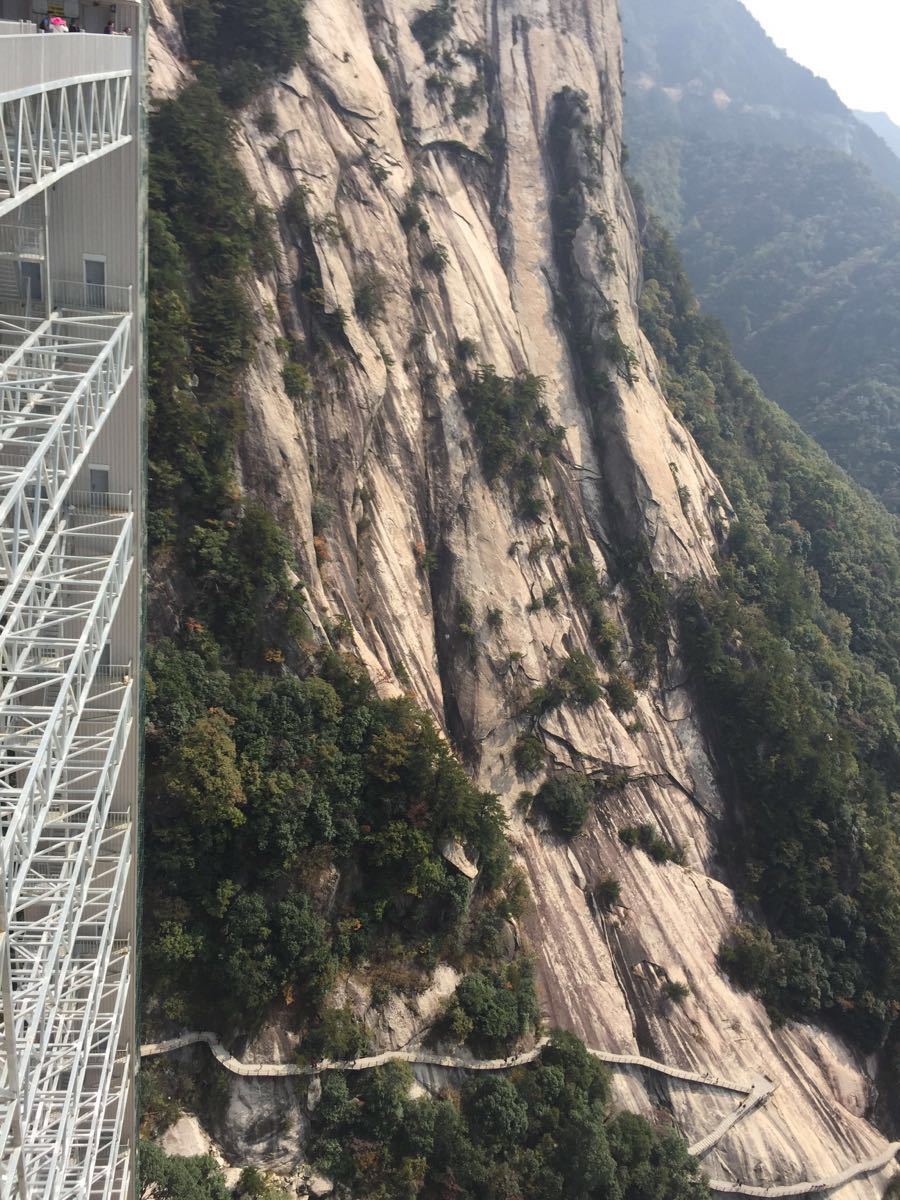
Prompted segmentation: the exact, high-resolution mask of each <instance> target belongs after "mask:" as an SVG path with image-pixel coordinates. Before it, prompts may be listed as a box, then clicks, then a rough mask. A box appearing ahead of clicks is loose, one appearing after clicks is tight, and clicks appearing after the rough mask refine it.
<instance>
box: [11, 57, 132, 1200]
mask: <svg viewBox="0 0 900 1200" xmlns="http://www.w3.org/2000/svg"><path fill="white" fill-rule="evenodd" d="M21 40H23V41H26V42H29V43H30V44H32V43H31V42H30V39H28V38H27V37H26V38H23V39H21ZM34 41H35V42H39V43H42V39H38V38H35V39H34ZM100 41H101V40H100V39H97V42H98V43H100ZM32 45H33V44H32ZM45 45H46V46H51V45H52V46H53V52H54V53H62V50H61V49H60V50H57V48H56V43H55V42H54V43H50V42H49V40H48V42H47V43H43V44H42V45H41V46H39V49H41V50H43V48H44V46H45ZM71 45H72V46H73V47H85V48H86V49H85V53H90V54H94V53H96V55H98V56H102V55H103V54H104V53H107V49H106V46H105V44H100V45H98V46H97V47H96V48H95V49H94V48H92V46H91V44H90V43H89V42H88V41H87V40H84V41H82V39H80V38H79V39H77V40H76V39H71ZM2 48H3V41H2V39H0V50H2ZM131 75H132V73H131V72H130V71H112V72H110V71H107V72H105V73H104V74H102V75H97V74H86V75H83V76H82V77H79V78H73V79H63V80H51V81H50V82H49V83H44V84H41V83H37V84H35V85H34V86H28V87H24V88H21V89H18V90H16V91H12V92H6V93H3V92H2V74H0V216H2V215H3V214H4V213H5V212H9V211H12V209H13V208H15V207H18V206H20V205H22V204H24V203H25V202H26V201H27V200H29V199H31V198H32V197H33V196H35V195H37V194H39V193H40V192H41V191H43V190H44V189H46V188H47V187H49V186H50V185H52V184H55V183H57V182H58V181H59V180H60V179H62V178H63V177H64V176H65V175H66V174H68V173H70V172H72V171H74V170H75V169H76V168H78V167H81V166H83V165H85V164H87V163H89V162H90V161H92V160H93V159H96V158H99V157H101V156H104V155H106V154H108V153H109V152H110V151H112V150H115V149H116V148H117V147H119V146H122V145H124V144H126V143H127V142H129V141H130V140H131V130H130V124H131V122H132V120H133V112H134V109H133V107H132V105H131V104H130V103H129V99H130V96H131V88H132V77H131ZM29 255H34V256H35V257H36V258H38V259H40V260H43V258H44V255H45V231H44V230H43V229H41V228H37V229H35V228H34V227H31V226H26V225H21V224H15V225H10V226H5V227H2V228H0V258H4V257H5V258H8V259H10V260H11V261H13V262H16V263H19V262H22V261H23V260H25V259H27V258H28V256H29ZM45 290H46V296H45V304H44V312H45V313H46V314H47V315H46V316H31V315H29V312H28V308H27V306H26V309H25V312H24V313H23V312H22V311H21V310H20V311H12V309H13V306H12V305H10V308H9V310H7V312H6V313H5V314H4V312H3V310H2V307H0V835H2V848H0V999H2V1008H0V1017H2V1031H0V1200H121V1198H123V1197H126V1196H129V1195H130V1194H131V1189H132V1181H131V1170H132V1159H133V1152H132V1145H131V1143H132V1137H131V1132H132V1126H133V1113H132V1112H131V1109H130V1106H129V1103H128V1097H129V1096H130V1094H131V1093H130V1087H131V1080H132V1077H133V1071H134V1063H133V1048H132V1046H131V1044H130V1030H129V1026H128V1024H127V1022H128V1021H129V1020H132V1021H133V1009H132V1007H131V1006H132V1005H133V985H134V981H133V966H132V963H133V950H134V947H133V945H132V944H131V939H130V938H124V939H123V938H121V937H120V934H119V929H120V925H121V921H120V917H121V914H122V912H123V906H124V905H125V904H126V902H127V895H128V888H129V886H130V881H132V880H133V859H134V855H135V843H134V839H135V824H134V810H135V805H134V796H133V794H131V795H129V794H128V792H127V790H126V791H124V792H123V791H122V789H117V780H118V778H119V774H120V768H121V766H122V763H123V761H124V759H125V756H126V747H127V746H128V744H129V737H130V736H131V734H132V729H133V725H134V718H135V707H136V699H135V684H134V681H133V677H132V676H133V668H132V666H131V664H124V665H119V666H112V665H109V663H108V662H107V661H106V659H107V656H108V647H109V645H110V635H111V630H112V629H113V625H114V622H115V620H116V615H117V612H118V611H119V608H120V604H121V602H122V599H123V596H124V595H125V592H126V589H127V588H128V587H129V580H130V577H131V574H132V571H133V564H134V559H135V553H136V533H135V516H134V505H133V503H132V499H133V498H132V495H131V494H130V493H127V494H113V493H110V492H108V491H107V492H84V491H79V490H77V489H78V487H79V481H80V479H81V478H83V477H84V474H85V471H86V467H87V464H88V462H89V457H90V455H91V452H92V448H93V447H94V446H95V444H96V443H97V441H98V438H99V437H100V435H101V433H102V431H103V429H104V427H105V425H106V423H107V421H108V420H109V418H110V417H111V415H112V413H113V411H114V409H115V406H116V404H117V402H118V401H119V399H120V397H121V396H122V394H123V391H124V390H125V389H126V387H127V386H128V384H129V381H130V380H131V379H132V376H133V372H134V362H135V339H136V334H135V329H134V322H133V316H132V313H133V307H132V300H133V297H132V291H131V288H130V287H119V288H117V287H113V286H107V285H106V284H105V283H103V284H100V285H97V284H88V283H87V282H84V283H70V282H67V281H52V282H51V281H50V280H49V279H48V280H47V284H46V289H45ZM126 927H127V926H126ZM129 1013H132V1015H131V1016H130V1017H129Z"/></svg>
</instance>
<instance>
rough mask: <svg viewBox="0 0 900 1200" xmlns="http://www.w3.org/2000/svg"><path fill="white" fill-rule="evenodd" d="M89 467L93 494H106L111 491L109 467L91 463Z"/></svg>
mask: <svg viewBox="0 0 900 1200" xmlns="http://www.w3.org/2000/svg"><path fill="white" fill-rule="evenodd" d="M88 469H89V471H90V479H91V495H92V496H105V495H106V493H107V492H108V491H109V467H95V466H93V465H91V467H89V468H88Z"/></svg>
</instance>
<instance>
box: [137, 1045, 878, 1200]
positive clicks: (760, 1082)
mask: <svg viewBox="0 0 900 1200" xmlns="http://www.w3.org/2000/svg"><path fill="white" fill-rule="evenodd" d="M547 1041H548V1039H547V1038H543V1039H542V1040H541V1041H540V1042H538V1044H537V1045H536V1046H535V1047H534V1049H533V1050H526V1051H525V1053H524V1054H516V1055H512V1056H511V1057H509V1058H479V1059H470V1058H463V1057H456V1056H454V1055H447V1054H429V1053H428V1052H427V1051H425V1050H386V1051H384V1053H382V1054H370V1055H368V1056H366V1057H364V1058H353V1059H329V1058H323V1059H320V1060H319V1062H317V1063H314V1064H302V1063H245V1062H241V1060H240V1059H239V1058H235V1057H234V1055H233V1054H230V1053H229V1052H228V1051H227V1050H226V1049H225V1047H224V1046H223V1045H222V1043H221V1042H220V1041H219V1039H218V1037H217V1036H216V1034H214V1033H209V1032H195V1033H184V1034H182V1035H181V1037H177V1038H170V1039H169V1040H168V1041H165V1042H150V1043H148V1044H147V1045H144V1046H141V1058H152V1057H154V1056H155V1055H158V1054H171V1053H172V1052H173V1051H175V1050H183V1049H184V1048H185V1047H186V1046H196V1045H199V1044H201V1043H203V1044H205V1045H207V1046H209V1048H210V1050H211V1051H212V1053H213V1054H214V1056H215V1057H216V1059H217V1060H218V1061H219V1062H220V1063H221V1064H222V1066H223V1067H224V1068H225V1070H226V1071H231V1072H232V1074H234V1075H243V1076H251V1077H254V1078H263V1079H272V1078H285V1077H296V1076H312V1075H318V1074H320V1073H321V1072H322V1071H368V1070H371V1069H372V1067H381V1066H384V1064H385V1063H389V1062H408V1063H411V1064H414V1065H417V1066H430V1067H446V1068H448V1069H450V1070H462V1071H508V1070H510V1068H512V1067H520V1066H524V1065H525V1064H527V1063H531V1062H534V1061H535V1059H537V1058H538V1056H539V1055H540V1052H541V1050H542V1049H543V1047H544V1046H546V1045H547ZM588 1053H590V1054H592V1055H593V1056H594V1058H598V1059H600V1061H601V1062H604V1063H607V1064H608V1065H609V1066H612V1067H639V1068H641V1069H643V1070H646V1071H654V1072H656V1073H657V1074H658V1075H666V1076H668V1077H669V1078H671V1079H680V1080H684V1081H685V1082H687V1083H696V1084H698V1085H699V1086H701V1087H708V1088H716V1089H717V1090H719V1091H725V1092H733V1093H734V1094H735V1095H739V1096H742V1097H743V1099H742V1100H741V1102H740V1104H738V1105H737V1107H736V1108H735V1109H734V1111H733V1112H731V1113H729V1114H728V1116H727V1117H725V1119H724V1120H723V1121H721V1122H720V1123H719V1124H718V1125H717V1126H716V1128H715V1129H714V1130H712V1132H711V1133H708V1134H707V1135H706V1137H704V1138H701V1139H700V1141H699V1142H695V1143H694V1145H692V1146H689V1147H688V1149H689V1151H690V1153H691V1154H692V1155H694V1156H695V1157H696V1158H702V1157H703V1155H704V1154H708V1153H709V1151H710V1150H712V1148H713V1147H714V1146H716V1145H717V1144H718V1143H719V1142H720V1141H721V1140H722V1138H723V1137H724V1136H725V1134H726V1133H728V1132H729V1130H731V1129H733V1128H734V1126H735V1125H737V1123H738V1122H739V1121H741V1120H743V1118H744V1117H746V1116H748V1115H749V1114H750V1113H751V1112H753V1110H754V1109H756V1108H758V1107H759V1106H760V1105H762V1104H765V1103H766V1101H767V1100H768V1098H769V1097H770V1096H771V1095H772V1093H773V1092H774V1091H775V1088H776V1086H777V1085H776V1084H775V1083H773V1082H772V1081H771V1080H770V1079H766V1078H765V1076H762V1075H758V1076H756V1078H755V1079H753V1080H752V1081H751V1082H750V1083H735V1082H734V1081H733V1080H728V1079H722V1078H720V1077H719V1076H717V1075H710V1074H709V1073H706V1074H703V1075H701V1074H699V1073H698V1072H696V1071H683V1070H681V1068H680V1067H670V1066H668V1065H667V1064H666V1063H661V1062H657V1061H656V1060H655V1059H652V1058H643V1057H642V1056H641V1055H639V1054H610V1053H608V1052H607V1051H605V1050H592V1049H590V1048H588ZM898 1153H900V1142H892V1143H891V1144H890V1145H889V1146H887V1147H885V1149H884V1150H883V1151H882V1152H881V1153H880V1154H878V1155H875V1156H874V1157H873V1158H870V1159H866V1160H865V1161H864V1162H861V1163H856V1164H855V1165H853V1166H851V1167H848V1168H847V1169H846V1170H845V1171H843V1172H841V1174H839V1175H833V1176H832V1177H831V1178H829V1179H818V1180H813V1181H806V1182H803V1183H790V1184H769V1185H757V1184H750V1183H743V1182H737V1183H732V1182H731V1181H729V1180H727V1179H710V1181H709V1186H710V1188H711V1189H712V1190H713V1191H714V1192H720V1193H723V1194H725V1195H730V1196H771V1197H777V1196H810V1195H815V1194H817V1193H822V1192H830V1191H833V1190H834V1189H835V1188H839V1187H842V1186H843V1185H844V1184H845V1183H850V1182H851V1181H852V1180H854V1179H859V1178H861V1177H863V1176H865V1175H872V1174H874V1173H875V1172H876V1171H880V1170H882V1169H883V1168H884V1167H886V1166H888V1164H889V1163H890V1162H891V1161H892V1160H893V1159H894V1158H896V1157H897V1154H898Z"/></svg>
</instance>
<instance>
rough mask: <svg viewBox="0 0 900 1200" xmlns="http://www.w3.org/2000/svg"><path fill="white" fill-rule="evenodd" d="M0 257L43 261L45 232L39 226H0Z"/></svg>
mask: <svg viewBox="0 0 900 1200" xmlns="http://www.w3.org/2000/svg"><path fill="white" fill-rule="evenodd" d="M0 255H2V256H4V257H7V256H9V257H14V258H27V257H31V258H41V259H42V258H43V257H44V230H43V229H42V228H41V227H40V226H39V225H8V224H0Z"/></svg>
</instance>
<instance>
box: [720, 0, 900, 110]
mask: <svg viewBox="0 0 900 1200" xmlns="http://www.w3.org/2000/svg"><path fill="white" fill-rule="evenodd" d="M743 3H744V4H745V5H746V7H747V8H749V9H750V11H751V12H752V13H753V15H754V16H755V17H756V19H757V20H758V21H759V22H760V24H761V25H762V26H763V27H764V28H765V30H766V32H767V33H768V34H769V36H770V37H771V38H772V40H773V41H774V42H775V43H776V45H778V46H780V47H781V48H782V49H783V50H787V52H788V54H789V55H790V56H791V58H793V59H795V60H796V61H797V62H800V63H802V64H803V65H804V66H805V67H809V68H810V70H812V71H814V72H815V73H816V74H817V75H822V76H824V78H825V79H827V80H828V82H829V83H830V84H831V86H832V87H833V88H834V90H835V91H836V92H837V93H838V95H839V96H840V97H841V99H842V100H843V101H844V103H845V104H847V105H849V107H850V108H858V109H863V110H865V111H868V112H886V113H887V114H888V116H889V117H891V119H892V120H893V121H895V122H896V123H897V124H898V125H900V70H898V53H900V3H898V0H853V2H852V3H850V4H848V3H847V0H743Z"/></svg>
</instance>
